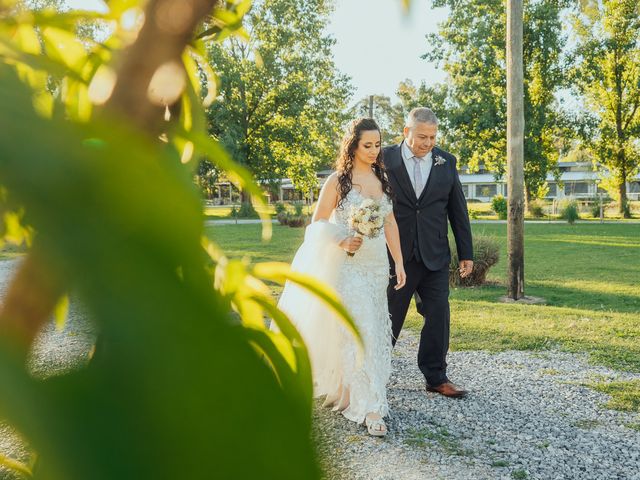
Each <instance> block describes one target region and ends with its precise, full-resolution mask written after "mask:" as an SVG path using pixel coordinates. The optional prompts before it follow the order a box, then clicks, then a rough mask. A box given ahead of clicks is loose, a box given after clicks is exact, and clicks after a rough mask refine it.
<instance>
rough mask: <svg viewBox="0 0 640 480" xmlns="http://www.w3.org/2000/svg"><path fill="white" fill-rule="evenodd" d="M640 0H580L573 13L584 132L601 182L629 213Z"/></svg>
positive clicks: (639, 110)
mask: <svg viewBox="0 0 640 480" xmlns="http://www.w3.org/2000/svg"><path fill="white" fill-rule="evenodd" d="M639 18H640V4H639V3H638V2H637V0H604V1H602V2H593V1H583V2H582V9H581V11H580V12H579V13H577V14H576V15H575V16H574V18H573V21H574V30H575V31H576V37H577V45H576V47H575V50H574V52H573V55H574V57H575V60H576V63H575V65H574V68H573V71H572V80H573V84H574V87H575V89H576V90H577V92H578V93H580V94H582V95H583V96H584V97H585V106H586V110H587V113H586V115H585V116H586V117H587V118H588V119H590V120H591V122H589V124H590V126H591V128H589V129H585V130H584V131H583V140H584V143H585V145H586V146H587V147H588V148H589V151H590V153H592V155H593V157H594V160H595V161H596V162H598V163H600V164H601V165H604V166H605V167H606V168H607V170H608V172H607V175H605V176H603V178H602V181H601V183H600V186H601V187H602V188H604V189H606V190H607V192H608V193H609V194H610V195H611V197H612V198H615V199H616V200H617V201H618V211H619V213H621V214H623V216H624V217H626V218H628V217H630V216H631V212H630V209H629V207H628V201H627V192H626V182H627V181H629V179H631V178H633V177H634V176H635V175H637V174H638V172H639V171H640V146H639V145H640V143H639V139H640V20H639Z"/></svg>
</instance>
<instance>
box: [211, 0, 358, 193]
mask: <svg viewBox="0 0 640 480" xmlns="http://www.w3.org/2000/svg"><path fill="white" fill-rule="evenodd" d="M331 9H332V3H331V2H330V1H328V0H303V1H300V0H256V1H255V2H254V5H253V7H252V8H251V10H249V12H248V13H247V19H246V22H245V23H246V26H247V31H248V34H249V35H248V36H249V38H248V39H246V40H243V39H242V38H239V37H237V36H236V37H230V38H227V39H226V40H225V41H223V42H219V43H211V44H209V45H208V51H207V55H208V58H209V59H210V61H211V64H212V65H213V66H214V67H215V69H216V71H218V72H220V82H219V90H218V96H219V100H220V101H218V102H216V103H214V104H213V105H211V107H210V108H209V110H208V118H209V119H210V121H211V125H210V131H211V133H212V134H213V135H214V136H215V137H216V138H218V139H219V140H220V142H221V143H222V145H224V146H225V147H226V148H227V150H228V151H229V152H231V153H232V155H233V157H234V158H235V159H237V160H238V161H239V162H240V163H242V164H243V165H246V166H247V167H249V168H250V169H251V170H252V171H253V172H254V173H255V175H256V177H257V179H258V180H260V181H262V182H269V181H275V180H278V179H281V178H290V179H291V180H292V181H293V184H294V185H295V187H296V189H299V190H302V191H303V192H304V193H305V194H306V195H308V194H309V192H310V191H312V189H314V188H315V187H316V185H317V179H316V172H317V171H318V170H319V169H321V168H322V167H326V166H328V165H330V164H331V163H332V162H333V159H334V158H335V151H336V145H337V141H338V140H339V137H340V134H341V131H342V125H343V124H344V123H345V121H346V118H345V115H344V112H345V107H346V102H347V100H348V98H349V95H350V87H349V84H348V79H347V78H346V77H345V76H344V75H342V74H340V73H339V72H338V71H337V69H336V67H335V65H334V62H333V52H332V47H333V45H334V43H335V40H334V39H333V38H332V37H330V36H329V35H328V34H327V33H326V32H325V28H326V26H327V25H328V22H329V14H330V12H331Z"/></svg>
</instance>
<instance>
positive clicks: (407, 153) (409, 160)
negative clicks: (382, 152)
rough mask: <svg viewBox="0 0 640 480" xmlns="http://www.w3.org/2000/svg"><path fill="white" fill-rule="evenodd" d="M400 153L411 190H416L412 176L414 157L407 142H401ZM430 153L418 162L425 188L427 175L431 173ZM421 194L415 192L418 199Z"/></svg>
mask: <svg viewBox="0 0 640 480" xmlns="http://www.w3.org/2000/svg"><path fill="white" fill-rule="evenodd" d="M400 150H401V152H402V160H403V161H404V166H405V168H406V169H407V173H408V174H409V178H410V179H411V185H412V186H413V190H414V191H415V189H416V181H415V178H414V176H413V169H414V166H415V160H414V157H415V155H414V154H413V152H412V151H411V149H410V148H409V145H407V142H402V146H401V147H400ZM432 163H433V162H432V161H431V152H429V153H427V154H426V155H425V156H424V157H422V161H421V162H420V173H421V174H422V181H423V183H424V186H425V187H426V186H427V181H428V180H429V174H430V173H431V164H432ZM421 193H422V192H416V196H417V197H419V196H420V194H421Z"/></svg>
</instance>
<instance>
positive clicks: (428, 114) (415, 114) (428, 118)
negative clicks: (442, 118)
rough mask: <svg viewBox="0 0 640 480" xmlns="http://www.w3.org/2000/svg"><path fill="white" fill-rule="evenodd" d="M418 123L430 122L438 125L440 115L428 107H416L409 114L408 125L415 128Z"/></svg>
mask: <svg viewBox="0 0 640 480" xmlns="http://www.w3.org/2000/svg"><path fill="white" fill-rule="evenodd" d="M417 123H429V124H431V125H438V117H436V114H435V113H433V112H432V111H431V109H430V108H427V107H418V108H414V109H413V110H411V111H410V112H409V115H407V125H406V126H407V127H409V128H413V127H415V126H416V124H417Z"/></svg>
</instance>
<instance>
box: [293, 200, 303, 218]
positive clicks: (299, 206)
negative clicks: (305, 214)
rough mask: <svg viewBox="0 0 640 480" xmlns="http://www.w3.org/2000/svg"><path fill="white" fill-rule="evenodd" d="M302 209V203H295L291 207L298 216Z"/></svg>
mask: <svg viewBox="0 0 640 480" xmlns="http://www.w3.org/2000/svg"><path fill="white" fill-rule="evenodd" d="M303 208H304V204H303V203H302V202H296V203H295V204H294V205H293V209H294V212H295V214H296V215H298V216H300V215H302V209H303Z"/></svg>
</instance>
